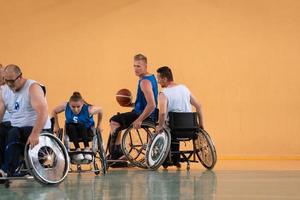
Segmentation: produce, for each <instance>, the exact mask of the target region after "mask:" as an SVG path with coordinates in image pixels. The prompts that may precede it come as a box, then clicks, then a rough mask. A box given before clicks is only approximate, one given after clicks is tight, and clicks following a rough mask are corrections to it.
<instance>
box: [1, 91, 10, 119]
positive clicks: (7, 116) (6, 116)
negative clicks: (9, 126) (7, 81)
mask: <svg viewBox="0 0 300 200" xmlns="http://www.w3.org/2000/svg"><path fill="white" fill-rule="evenodd" d="M3 88H4V85H1V86H0V92H1V93H2V90H3ZM9 116H10V114H9V112H7V110H5V113H4V116H3V119H2V122H8V121H9V120H10V119H9V118H10V117H9Z"/></svg>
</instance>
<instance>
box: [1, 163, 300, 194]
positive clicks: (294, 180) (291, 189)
mask: <svg viewBox="0 0 300 200" xmlns="http://www.w3.org/2000/svg"><path fill="white" fill-rule="evenodd" d="M299 188H300V170H286V169H283V170H269V171H268V170H259V169H250V170H249V169H247V170H246V169H239V170H237V169H234V170H222V169H218V168H217V169H216V170H215V171H205V170H204V169H203V168H201V169H198V168H192V169H191V171H190V173H188V172H187V171H186V170H185V168H184V167H183V168H182V169H181V170H179V171H178V170H176V169H175V168H171V169H169V170H162V169H161V170H158V171H147V170H139V169H135V168H131V169H118V170H116V169H114V170H111V171H109V173H108V174H107V175H106V176H101V175H100V176H95V175H94V174H90V173H85V174H69V175H68V177H67V179H66V180H65V181H64V182H63V183H62V184H61V185H59V186H58V187H45V186H41V185H39V184H38V183H37V182H35V181H14V182H13V183H12V184H11V187H10V188H9V189H6V188H4V186H2V185H1V186H0V199H1V200H2V199H51V200H52V199H55V200H56V199H85V200H88V199H203V200H214V199H300V189H299Z"/></svg>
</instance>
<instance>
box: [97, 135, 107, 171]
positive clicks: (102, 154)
mask: <svg viewBox="0 0 300 200" xmlns="http://www.w3.org/2000/svg"><path fill="white" fill-rule="evenodd" d="M96 135H97V141H98V154H99V158H100V161H101V169H102V173H103V174H106V172H107V168H108V167H107V160H106V156H105V151H104V148H103V140H102V135H101V133H100V132H99V131H98V130H97V131H96Z"/></svg>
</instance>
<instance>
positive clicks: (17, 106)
mask: <svg viewBox="0 0 300 200" xmlns="http://www.w3.org/2000/svg"><path fill="white" fill-rule="evenodd" d="M19 109H20V104H19V102H17V101H16V102H15V110H19Z"/></svg>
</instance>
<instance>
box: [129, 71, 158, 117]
mask: <svg viewBox="0 0 300 200" xmlns="http://www.w3.org/2000/svg"><path fill="white" fill-rule="evenodd" d="M144 79H147V80H149V81H150V82H151V85H152V91H153V95H154V100H155V108H156V107H157V95H158V86H157V81H156V78H155V76H154V75H153V74H152V75H150V76H144V77H143V78H142V79H140V80H139V83H138V89H137V95H136V100H135V105H134V111H135V112H136V113H137V114H139V115H140V114H142V112H143V111H144V109H145V107H146V106H147V101H146V98H145V96H144V93H143V91H142V89H141V86H140V84H141V81H142V80H144ZM156 110H157V109H155V110H154V111H153V112H152V113H151V115H150V118H151V119H153V120H156Z"/></svg>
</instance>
